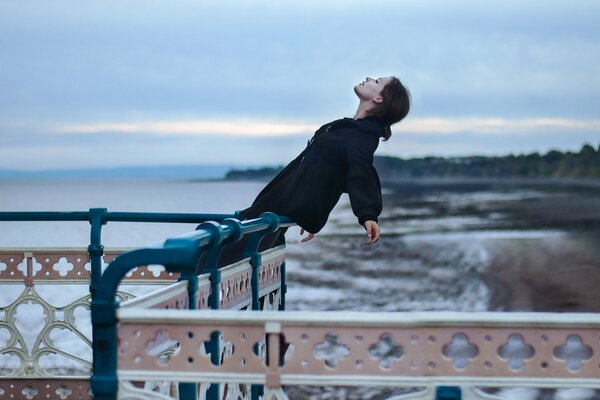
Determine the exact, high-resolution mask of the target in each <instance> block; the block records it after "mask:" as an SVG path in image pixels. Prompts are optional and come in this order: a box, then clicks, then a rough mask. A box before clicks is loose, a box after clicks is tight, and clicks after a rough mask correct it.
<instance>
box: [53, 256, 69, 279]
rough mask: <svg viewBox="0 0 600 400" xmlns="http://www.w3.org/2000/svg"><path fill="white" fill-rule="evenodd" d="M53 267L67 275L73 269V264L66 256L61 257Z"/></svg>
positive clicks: (60, 273)
mask: <svg viewBox="0 0 600 400" xmlns="http://www.w3.org/2000/svg"><path fill="white" fill-rule="evenodd" d="M52 268H53V269H54V270H55V271H56V272H58V274H59V275H60V276H63V277H64V276H67V274H68V273H69V272H70V271H72V270H73V268H74V267H73V264H71V263H70V262H69V261H68V260H67V259H66V257H61V258H59V259H58V262H57V263H55V264H54V265H53V266H52Z"/></svg>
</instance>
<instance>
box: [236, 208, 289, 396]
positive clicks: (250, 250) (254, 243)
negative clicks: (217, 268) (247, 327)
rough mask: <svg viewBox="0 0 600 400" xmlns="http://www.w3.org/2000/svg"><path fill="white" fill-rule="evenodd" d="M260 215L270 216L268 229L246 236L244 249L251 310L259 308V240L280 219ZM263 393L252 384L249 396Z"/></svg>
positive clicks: (256, 350)
mask: <svg viewBox="0 0 600 400" xmlns="http://www.w3.org/2000/svg"><path fill="white" fill-rule="evenodd" d="M260 216H261V217H267V218H271V220H272V223H271V227H270V228H269V229H266V230H265V231H263V232H255V233H253V234H251V235H250V237H249V238H248V243H247V245H246V249H245V250H244V257H250V265H251V266H252V277H251V280H250V283H251V287H252V310H260V309H261V304H260V276H259V273H260V266H261V264H262V256H261V254H260V253H259V246H260V242H261V240H262V239H263V237H264V236H265V235H267V234H269V233H273V232H275V231H277V229H279V225H280V219H279V216H278V215H277V214H274V213H271V212H266V213H263V214H261V215H260ZM255 352H256V353H257V354H258V344H257V346H256V348H255ZM263 394H264V388H263V386H262V385H252V387H251V392H250V397H251V399H252V400H258V399H259V398H260V396H262V395H263Z"/></svg>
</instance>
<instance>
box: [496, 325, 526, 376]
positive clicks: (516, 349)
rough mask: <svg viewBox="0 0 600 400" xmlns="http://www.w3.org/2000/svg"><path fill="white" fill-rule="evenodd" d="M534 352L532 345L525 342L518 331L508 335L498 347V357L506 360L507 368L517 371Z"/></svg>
mask: <svg viewBox="0 0 600 400" xmlns="http://www.w3.org/2000/svg"><path fill="white" fill-rule="evenodd" d="M534 354H535V350H534V349H533V346H531V345H529V344H527V343H526V342H525V340H524V339H523V336H521V335H520V334H518V333H513V334H511V335H510V336H509V337H508V342H506V343H504V344H503V345H501V346H500V347H498V355H499V356H500V358H502V359H504V360H507V361H508V368H510V369H512V370H513V371H518V370H520V369H521V368H523V365H524V364H525V360H529V359H531V357H533V355H534Z"/></svg>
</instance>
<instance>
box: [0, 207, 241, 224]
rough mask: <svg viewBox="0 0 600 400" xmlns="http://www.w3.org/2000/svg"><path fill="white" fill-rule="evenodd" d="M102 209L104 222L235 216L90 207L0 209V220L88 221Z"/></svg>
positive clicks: (191, 220) (188, 220)
mask: <svg viewBox="0 0 600 400" xmlns="http://www.w3.org/2000/svg"><path fill="white" fill-rule="evenodd" d="M92 210H103V212H102V213H101V216H102V220H103V222H104V223H106V222H110V221H113V222H157V223H163V222H170V223H200V222H204V221H209V220H211V221H213V220H223V219H225V218H236V216H238V214H237V213H233V214H218V213H215V214H212V213H161V212H129V211H108V210H107V209H106V208H96V209H90V210H89V211H0V221H11V222H16V221H22V222H25V221H56V222H70V221H89V220H90V218H91V216H92V213H93V211H92Z"/></svg>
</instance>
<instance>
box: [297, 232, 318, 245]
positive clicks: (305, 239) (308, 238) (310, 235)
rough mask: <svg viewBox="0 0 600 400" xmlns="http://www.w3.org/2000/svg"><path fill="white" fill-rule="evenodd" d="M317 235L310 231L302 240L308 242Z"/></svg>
mask: <svg viewBox="0 0 600 400" xmlns="http://www.w3.org/2000/svg"><path fill="white" fill-rule="evenodd" d="M314 237H315V235H313V234H312V233H309V234H308V235H307V236H306V237H305V238H304V239H302V240H301V241H300V242H302V243H304V242H308V241H309V240H311V239H312V238H314Z"/></svg>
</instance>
